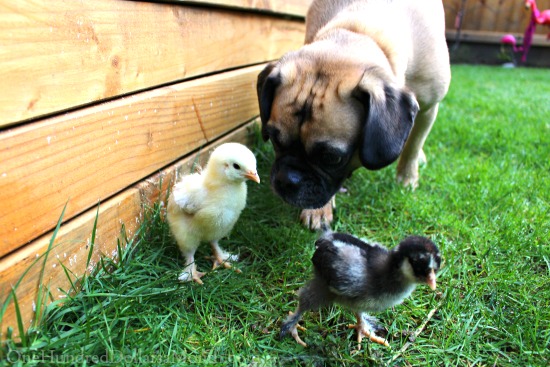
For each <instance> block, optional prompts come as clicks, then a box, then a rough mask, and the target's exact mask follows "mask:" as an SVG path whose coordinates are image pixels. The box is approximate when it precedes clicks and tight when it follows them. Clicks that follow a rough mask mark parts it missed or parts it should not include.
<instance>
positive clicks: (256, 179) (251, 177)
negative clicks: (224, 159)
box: [244, 171, 260, 183]
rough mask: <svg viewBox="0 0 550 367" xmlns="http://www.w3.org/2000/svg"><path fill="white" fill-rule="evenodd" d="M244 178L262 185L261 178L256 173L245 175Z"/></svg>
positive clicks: (251, 172)
mask: <svg viewBox="0 0 550 367" xmlns="http://www.w3.org/2000/svg"><path fill="white" fill-rule="evenodd" d="M244 177H246V178H247V179H249V180H251V181H254V182H256V183H260V176H258V173H257V172H256V171H248V172H246V173H245V174H244Z"/></svg>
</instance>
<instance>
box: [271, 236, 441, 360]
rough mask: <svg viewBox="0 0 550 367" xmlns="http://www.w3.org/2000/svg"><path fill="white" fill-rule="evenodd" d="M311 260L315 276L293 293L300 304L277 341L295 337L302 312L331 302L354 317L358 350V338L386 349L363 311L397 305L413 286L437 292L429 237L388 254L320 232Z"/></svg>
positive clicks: (436, 263)
mask: <svg viewBox="0 0 550 367" xmlns="http://www.w3.org/2000/svg"><path fill="white" fill-rule="evenodd" d="M315 248H316V250H315V253H314V254H313V258H312V259H311V260H312V262H313V266H314V277H313V279H312V280H310V281H309V282H308V283H307V284H306V285H305V286H304V287H302V288H301V289H300V290H299V291H298V296H299V305H298V308H297V309H296V311H295V312H294V313H290V315H289V317H288V318H287V319H286V320H285V322H284V323H283V325H282V327H281V334H280V336H281V337H284V336H285V335H286V334H288V333H289V332H290V334H291V335H292V336H293V337H294V339H295V340H296V341H297V342H298V343H299V344H301V345H303V346H304V347H306V346H307V344H306V343H304V342H303V341H302V339H300V337H299V336H298V330H297V329H298V328H299V329H301V330H304V329H303V328H302V327H300V326H298V322H299V321H300V319H301V317H302V314H303V313H304V312H306V311H308V310H316V309H319V308H321V307H326V306H329V305H331V304H333V303H337V304H340V305H342V306H344V307H346V308H348V309H350V310H351V311H353V312H354V313H355V315H356V317H357V324H355V325H350V328H355V329H356V331H357V341H358V343H359V349H360V348H361V341H362V339H363V337H364V336H365V337H368V338H369V339H370V340H372V341H374V342H376V343H379V344H383V345H385V346H389V344H388V342H387V341H386V340H385V339H384V338H381V337H379V336H377V335H376V333H375V332H376V330H379V329H380V327H379V326H378V325H376V322H375V321H376V320H375V319H374V318H373V317H370V316H369V315H368V314H367V313H368V312H380V311H383V310H385V309H387V308H389V307H392V306H394V305H397V304H400V303H401V302H403V300H404V299H405V298H407V297H408V296H409V295H410V294H411V293H412V292H413V291H414V289H415V287H416V285H417V284H427V285H428V286H429V287H430V288H431V289H432V290H435V288H436V273H437V272H438V270H439V267H440V266H441V255H440V253H439V249H438V248H437V246H436V245H435V244H434V243H433V242H432V241H431V240H429V239H428V238H426V237H420V236H410V237H407V238H405V239H404V240H403V241H402V242H401V243H400V244H399V245H397V246H396V247H394V248H393V249H391V250H388V249H387V248H386V247H384V246H382V245H380V244H369V243H366V242H364V241H362V240H360V239H358V238H357V237H354V236H352V235H349V234H344V233H332V232H325V234H324V235H322V236H321V238H319V239H318V240H317V242H316V243H315Z"/></svg>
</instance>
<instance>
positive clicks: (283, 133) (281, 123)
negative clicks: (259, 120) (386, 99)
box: [266, 58, 362, 150]
mask: <svg viewBox="0 0 550 367" xmlns="http://www.w3.org/2000/svg"><path fill="white" fill-rule="evenodd" d="M340 66H341V68H339V69H338V68H336V67H334V66H333V65H322V64H321V65H320V64H319V61H318V60H316V61H313V60H311V59H308V58H300V59H299V60H289V61H287V60H282V61H281V62H280V63H279V65H278V70H277V72H278V73H279V77H280V84H279V86H278V88H277V91H276V94H275V96H274V99H273V105H272V109H271V115H270V119H269V121H268V123H267V126H266V131H267V132H268V133H269V134H270V137H271V138H273V137H274V136H276V139H277V141H275V143H276V144H282V145H284V144H292V143H295V142H298V143H300V144H302V145H303V146H304V147H305V148H306V150H310V149H312V145H314V144H315V143H316V142H318V141H331V142H333V143H334V144H335V145H349V144H350V143H351V142H352V141H353V140H354V139H355V137H356V136H357V132H358V129H359V128H360V119H359V116H360V112H359V110H360V109H361V106H360V105H359V103H358V102H357V101H355V100H354V99H353V98H352V97H351V94H352V91H353V89H354V88H355V87H356V86H357V84H358V82H359V80H360V77H361V75H362V74H361V73H362V71H361V70H359V69H358V70H353V69H352V68H349V69H351V72H350V71H349V70H348V71H347V72H345V71H344V68H343V67H342V65H340ZM344 125H345V128H343V127H344Z"/></svg>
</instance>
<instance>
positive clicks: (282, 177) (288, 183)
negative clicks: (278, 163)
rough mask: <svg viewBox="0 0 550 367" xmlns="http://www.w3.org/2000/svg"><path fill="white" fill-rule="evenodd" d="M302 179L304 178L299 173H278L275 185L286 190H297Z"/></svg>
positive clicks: (290, 170) (292, 171)
mask: <svg viewBox="0 0 550 367" xmlns="http://www.w3.org/2000/svg"><path fill="white" fill-rule="evenodd" d="M302 179H303V176H302V174H301V173H300V172H299V171H296V170H293V169H288V170H287V171H286V172H282V171H279V172H277V175H276V176H275V183H276V185H277V186H278V187H280V188H282V189H284V190H296V189H298V188H299V187H300V184H301V183H302Z"/></svg>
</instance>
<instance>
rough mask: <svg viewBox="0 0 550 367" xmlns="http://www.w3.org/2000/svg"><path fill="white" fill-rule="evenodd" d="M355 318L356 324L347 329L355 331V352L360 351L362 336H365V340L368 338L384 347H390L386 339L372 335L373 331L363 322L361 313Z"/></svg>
mask: <svg viewBox="0 0 550 367" xmlns="http://www.w3.org/2000/svg"><path fill="white" fill-rule="evenodd" d="M356 316H357V324H355V325H348V327H349V328H350V329H355V330H356V331H357V343H358V344H359V345H358V346H357V350H361V341H362V340H363V336H366V337H367V338H369V339H370V340H372V341H373V342H375V343H378V344H382V345H385V346H386V347H389V346H390V345H389V344H388V341H387V340H386V339H384V338H381V337H379V336H377V335H376V334H375V333H374V330H372V327H371V325H369V324H368V323H367V322H365V320H364V318H363V314H362V313H360V312H358V313H357V314H356Z"/></svg>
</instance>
